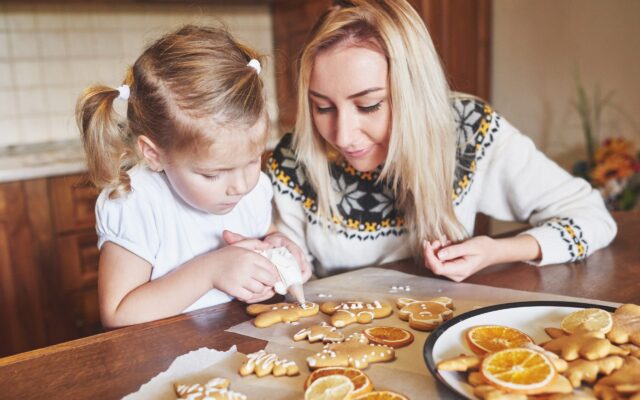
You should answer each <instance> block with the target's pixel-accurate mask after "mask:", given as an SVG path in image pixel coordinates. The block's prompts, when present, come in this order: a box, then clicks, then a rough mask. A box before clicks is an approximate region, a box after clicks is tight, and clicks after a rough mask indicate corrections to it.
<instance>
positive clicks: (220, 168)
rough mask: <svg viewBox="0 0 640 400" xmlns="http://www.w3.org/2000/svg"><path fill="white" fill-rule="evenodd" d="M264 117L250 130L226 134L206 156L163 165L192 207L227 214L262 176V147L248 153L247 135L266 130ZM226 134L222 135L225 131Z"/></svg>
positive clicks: (255, 135)
mask: <svg viewBox="0 0 640 400" xmlns="http://www.w3.org/2000/svg"><path fill="white" fill-rule="evenodd" d="M266 129H267V124H266V122H265V120H264V119H261V120H260V121H259V122H258V123H256V124H255V125H254V126H252V127H251V128H249V132H242V133H237V134H234V133H233V132H231V133H230V134H226V135H224V139H221V140H217V141H216V144H215V145H214V146H212V147H211V150H210V151H209V154H206V155H203V156H199V157H196V156H192V157H190V156H182V157H178V158H177V159H171V160H170V161H168V160H167V161H165V162H163V164H162V168H163V169H164V172H165V174H166V176H167V179H168V180H169V182H170V183H171V186H172V187H173V190H174V191H175V192H176V193H177V194H178V195H179V196H180V197H181V198H182V199H183V200H184V201H185V202H186V203H188V204H189V205H191V206H192V207H194V208H196V209H198V210H201V211H204V212H207V213H212V214H219V215H221V214H226V213H228V212H230V211H231V210H233V208H234V207H235V206H236V204H238V202H239V201H240V199H242V197H243V196H244V195H246V194H247V193H249V192H250V191H251V190H253V188H254V187H255V186H256V184H257V183H258V178H259V177H260V156H261V154H262V151H261V150H262V149H257V151H254V152H250V153H248V152H247V151H242V149H248V148H250V147H255V146H251V145H250V144H249V139H248V138H247V137H253V138H255V137H259V136H260V135H264V134H266ZM221 136H222V135H221Z"/></svg>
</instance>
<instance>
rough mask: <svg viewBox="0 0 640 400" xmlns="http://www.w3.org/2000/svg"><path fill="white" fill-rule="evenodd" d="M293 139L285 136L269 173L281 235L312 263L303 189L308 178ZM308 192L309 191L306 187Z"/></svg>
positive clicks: (275, 218) (277, 148)
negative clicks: (297, 156) (297, 160)
mask: <svg viewBox="0 0 640 400" xmlns="http://www.w3.org/2000/svg"><path fill="white" fill-rule="evenodd" d="M291 142H292V135H291V134H287V135H285V136H284V137H283V138H282V140H281V141H280V143H279V144H278V146H277V147H276V148H275V149H274V151H273V154H272V156H271V157H270V158H269V163H268V165H267V170H266V173H267V175H268V176H269V178H270V179H271V184H272V185H273V204H274V223H275V226H276V228H277V229H278V231H280V232H281V233H282V234H284V235H285V236H286V237H287V238H289V239H290V240H292V241H293V242H294V243H295V244H297V245H298V246H299V247H300V248H301V249H302V251H304V252H305V254H306V255H307V259H308V260H309V261H310V263H313V259H314V257H313V256H312V254H311V252H310V251H309V246H308V245H307V238H306V226H307V217H306V215H305V209H304V205H305V201H306V200H307V195H308V193H307V194H305V190H304V189H303V188H302V186H306V185H305V184H304V182H303V181H304V175H303V174H302V171H301V167H300V165H299V164H298V163H297V162H296V160H295V156H294V153H293V149H292V148H291ZM305 189H307V188H306V187H305Z"/></svg>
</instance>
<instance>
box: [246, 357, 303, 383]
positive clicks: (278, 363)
mask: <svg viewBox="0 0 640 400" xmlns="http://www.w3.org/2000/svg"><path fill="white" fill-rule="evenodd" d="M239 372H240V375H242V376H247V375H249V374H256V375H257V376H258V377H262V376H265V375H269V374H273V376H283V375H287V376H294V375H298V374H299V373H300V371H299V370H298V366H297V365H296V363H295V361H289V360H286V359H280V358H278V356H276V355H275V354H270V353H267V352H266V351H264V350H260V351H258V352H255V353H251V354H247V359H246V361H245V362H244V364H242V366H241V367H240V371H239Z"/></svg>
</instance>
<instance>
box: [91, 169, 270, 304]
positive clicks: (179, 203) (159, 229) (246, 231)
mask: <svg viewBox="0 0 640 400" xmlns="http://www.w3.org/2000/svg"><path fill="white" fill-rule="evenodd" d="M129 176H130V177H131V187H132V191H131V192H130V193H128V194H127V195H125V196H123V197H120V198H117V199H113V200H111V199H109V192H110V191H109V190H103V191H102V193H100V196H99V197H98V200H97V202H96V231H97V233H98V248H102V245H103V244H104V243H105V242H107V241H109V242H113V243H115V244H117V245H119V246H121V247H123V248H125V249H127V250H129V251H130V252H132V253H134V254H136V255H137V256H139V257H141V258H143V259H145V260H146V261H148V262H149V263H150V264H151V266H152V269H151V278H150V279H151V280H153V279H157V278H159V277H161V276H163V275H166V274H167V273H169V272H170V271H172V270H173V269H175V268H177V267H179V266H180V265H182V264H184V263H185V262H187V261H189V260H191V259H192V258H194V257H196V256H198V255H201V254H203V253H206V252H208V251H211V250H215V249H218V248H221V247H223V246H224V245H225V244H224V241H223V240H222V232H223V231H224V230H225V229H226V230H230V231H232V232H235V233H238V234H241V235H243V236H245V237H250V238H257V237H262V236H264V235H266V234H267V232H268V230H269V227H270V226H271V212H272V209H271V199H272V197H273V189H272V186H271V183H270V181H269V178H267V176H266V175H265V174H263V173H260V178H259V179H258V184H257V185H256V187H255V188H254V189H253V190H252V191H251V192H249V193H248V194H247V195H246V196H244V197H243V198H242V200H240V202H239V203H238V204H237V205H236V207H235V208H234V209H233V210H232V211H230V212H229V213H228V214H224V215H215V214H209V213H206V212H203V211H200V210H196V209H194V208H193V207H191V206H190V205H188V204H187V203H185V202H184V201H183V200H182V199H181V198H180V197H179V196H178V195H177V194H176V193H175V192H174V191H173V190H172V188H171V185H170V184H169V181H168V180H167V178H166V176H165V175H164V174H163V173H159V172H154V171H151V170H149V169H148V168H146V167H136V168H134V169H132V170H131V171H130V172H129ZM231 299H233V297H231V296H229V295H228V294H226V293H224V292H222V291H220V290H217V289H212V290H210V291H209V292H207V293H205V294H204V295H203V296H202V297H201V298H200V299H198V300H197V301H196V302H195V303H193V304H192V305H191V306H189V307H187V308H186V309H185V310H184V312H188V311H193V310H197V309H200V308H204V307H209V306H213V305H216V304H220V303H224V302H227V301H230V300H231Z"/></svg>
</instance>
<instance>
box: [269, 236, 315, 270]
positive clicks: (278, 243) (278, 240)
mask: <svg viewBox="0 0 640 400" xmlns="http://www.w3.org/2000/svg"><path fill="white" fill-rule="evenodd" d="M264 241H265V242H266V243H269V244H271V245H272V246H273V247H286V248H287V250H289V252H290V253H291V254H292V255H293V257H295V259H296V262H297V263H298V266H299V267H300V273H301V275H302V282H306V281H308V280H309V278H310V277H311V265H310V264H309V261H308V260H307V257H306V256H305V254H304V252H303V251H302V249H301V248H300V247H298V245H297V244H295V243H294V242H293V241H291V240H289V238H287V237H286V236H285V235H283V234H282V233H280V232H274V233H271V234H269V235H267V236H266V237H265V238H264Z"/></svg>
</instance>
